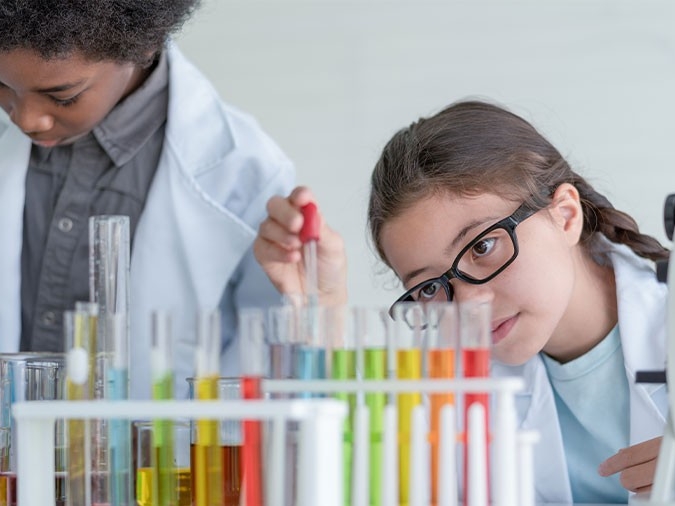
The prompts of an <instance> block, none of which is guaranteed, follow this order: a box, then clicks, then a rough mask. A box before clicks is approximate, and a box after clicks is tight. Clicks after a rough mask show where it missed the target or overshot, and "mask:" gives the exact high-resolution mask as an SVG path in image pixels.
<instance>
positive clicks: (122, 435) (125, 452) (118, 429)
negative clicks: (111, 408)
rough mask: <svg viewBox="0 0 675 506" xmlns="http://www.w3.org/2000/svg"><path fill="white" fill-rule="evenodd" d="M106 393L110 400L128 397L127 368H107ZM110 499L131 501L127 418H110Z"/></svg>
mask: <svg viewBox="0 0 675 506" xmlns="http://www.w3.org/2000/svg"><path fill="white" fill-rule="evenodd" d="M107 393H108V395H107V398H108V399H110V400H124V399H127V398H128V397H129V374H128V372H127V369H122V368H113V367H111V368H110V369H108V392H107ZM108 436H109V444H110V446H109V451H110V468H111V473H110V500H111V504H112V506H123V505H127V504H130V503H131V502H133V501H132V499H131V497H132V495H131V493H132V489H131V478H132V474H131V473H132V471H131V423H130V422H129V420H117V419H112V420H110V429H109V432H108Z"/></svg>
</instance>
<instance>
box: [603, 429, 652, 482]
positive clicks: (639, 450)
mask: <svg viewBox="0 0 675 506" xmlns="http://www.w3.org/2000/svg"><path fill="white" fill-rule="evenodd" d="M660 447H661V438H660V437H657V438H654V439H650V440H648V441H643V442H642V443H638V444H636V445H633V446H629V447H628V448H622V449H621V450H619V451H618V452H617V453H615V454H614V455H612V456H611V457H609V458H608V459H607V460H605V461H604V462H602V463H601V464H600V466H598V473H600V475H601V476H610V475H612V474H614V473H618V472H619V471H622V470H624V469H626V468H628V467H631V466H633V465H635V464H641V463H643V462H647V461H648V460H651V459H654V458H656V457H657V455H658V454H659V448H660Z"/></svg>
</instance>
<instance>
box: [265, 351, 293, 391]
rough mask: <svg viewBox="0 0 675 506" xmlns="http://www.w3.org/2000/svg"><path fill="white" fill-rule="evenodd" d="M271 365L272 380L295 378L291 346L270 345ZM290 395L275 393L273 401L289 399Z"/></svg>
mask: <svg viewBox="0 0 675 506" xmlns="http://www.w3.org/2000/svg"><path fill="white" fill-rule="evenodd" d="M270 364H271V373H270V377H271V378H272V379H290V378H292V377H293V350H292V347H291V345H290V344H271V345H270ZM288 397H289V395H288V394H284V393H273V394H272V398H273V399H284V398H288Z"/></svg>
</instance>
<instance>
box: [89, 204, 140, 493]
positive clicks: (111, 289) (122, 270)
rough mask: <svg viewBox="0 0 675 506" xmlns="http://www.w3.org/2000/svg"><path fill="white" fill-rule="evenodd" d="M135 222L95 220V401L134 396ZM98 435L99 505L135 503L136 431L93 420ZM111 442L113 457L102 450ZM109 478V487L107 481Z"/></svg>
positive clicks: (92, 293) (109, 450)
mask: <svg viewBox="0 0 675 506" xmlns="http://www.w3.org/2000/svg"><path fill="white" fill-rule="evenodd" d="M130 255H131V251H130V239H129V217H128V216H115V215H100V216H92V217H91V218H89V298H90V300H91V301H92V302H95V303H96V304H98V315H99V318H98V322H99V325H98V332H97V357H96V369H95V376H96V381H95V383H94V388H95V389H96V388H98V386H99V385H102V390H103V391H102V392H96V391H95V392H94V397H95V398H99V397H104V398H108V399H115V400H123V399H128V397H129V378H128V375H129V356H128V348H129V318H128V315H129V309H130V308H129V267H130ZM92 425H93V430H94V433H95V441H96V443H95V453H94V464H93V466H94V478H95V479H96V480H97V482H98V483H97V485H96V486H95V487H94V491H93V493H94V497H93V500H94V502H97V503H110V504H112V506H123V505H128V504H132V503H133V495H132V492H133V491H132V489H131V481H132V480H131V464H130V463H131V454H130V451H129V450H128V449H127V447H128V446H129V444H128V443H129V441H130V440H131V426H130V424H129V422H128V421H124V420H110V421H109V422H106V421H104V420H96V421H92ZM106 441H107V454H106V451H105V450H103V449H102V446H103V445H104V444H105V443H106ZM106 475H107V476H108V478H109V480H108V484H107V485H106V483H105V479H104V478H105V476H106Z"/></svg>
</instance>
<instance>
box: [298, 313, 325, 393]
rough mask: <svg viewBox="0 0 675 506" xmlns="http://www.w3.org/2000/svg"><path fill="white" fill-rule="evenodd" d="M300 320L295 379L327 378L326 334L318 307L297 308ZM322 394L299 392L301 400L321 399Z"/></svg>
mask: <svg viewBox="0 0 675 506" xmlns="http://www.w3.org/2000/svg"><path fill="white" fill-rule="evenodd" d="M295 311H296V312H297V318H298V344H297V345H296V346H295V347H294V353H293V363H294V366H293V369H294V372H293V377H294V379H301V380H316V379H325V378H326V342H325V338H326V333H325V330H326V329H325V328H323V325H322V323H321V311H320V310H319V308H318V306H317V307H313V306H311V305H309V304H308V305H307V306H305V307H298V308H295ZM320 396H321V394H311V393H307V392H298V397H300V398H305V399H307V398H311V397H320Z"/></svg>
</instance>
